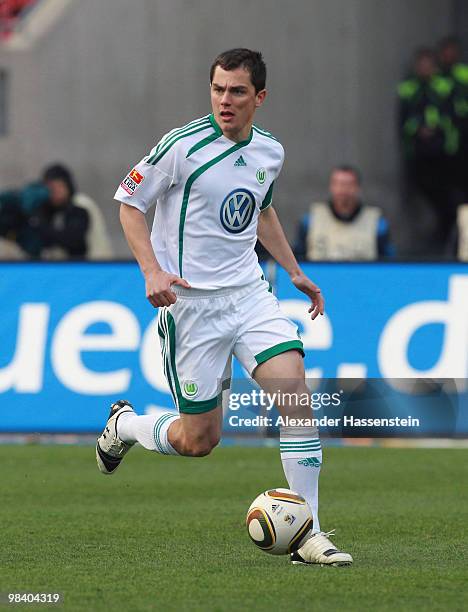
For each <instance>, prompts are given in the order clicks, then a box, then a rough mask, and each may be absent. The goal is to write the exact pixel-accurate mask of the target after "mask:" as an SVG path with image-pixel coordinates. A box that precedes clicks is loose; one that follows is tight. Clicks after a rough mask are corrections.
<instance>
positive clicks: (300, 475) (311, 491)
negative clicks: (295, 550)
mask: <svg viewBox="0 0 468 612" xmlns="http://www.w3.org/2000/svg"><path fill="white" fill-rule="evenodd" d="M299 430H300V431H299ZM280 452H281V462H282V464H283V470H284V474H285V476H286V479H287V481H288V484H289V488H290V489H291V490H292V491H295V492H296V493H299V495H302V497H303V498H304V499H305V500H306V502H307V503H308V505H309V508H310V511H311V512H312V518H313V521H314V523H313V531H314V532H316V531H320V523H319V518H318V481H319V475H320V467H321V465H322V447H321V444H320V438H319V437H318V431H317V429H316V428H315V427H300V428H299V427H281V428H280Z"/></svg>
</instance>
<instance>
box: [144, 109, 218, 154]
mask: <svg viewBox="0 0 468 612" xmlns="http://www.w3.org/2000/svg"><path fill="white" fill-rule="evenodd" d="M207 120H209V115H205V117H200V119H194V121H191V122H190V123H186V124H185V125H183V126H182V127H178V128H174V129H173V130H171V131H170V132H168V133H167V134H165V135H164V136H163V137H162V138H161V140H160V141H159V142H158V144H157V145H156V149H155V153H157V152H159V151H160V150H161V149H162V148H163V147H164V145H166V144H167V143H168V141H169V140H170V139H171V138H173V137H174V136H176V135H177V134H180V133H181V132H186V131H187V130H191V129H193V128H196V127H199V126H200V125H202V124H203V123H206V121H207Z"/></svg>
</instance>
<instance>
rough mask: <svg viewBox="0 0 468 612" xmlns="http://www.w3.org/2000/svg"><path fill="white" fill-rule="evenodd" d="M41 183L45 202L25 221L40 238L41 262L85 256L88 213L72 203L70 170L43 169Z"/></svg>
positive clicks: (57, 165) (62, 168) (58, 167)
mask: <svg viewBox="0 0 468 612" xmlns="http://www.w3.org/2000/svg"><path fill="white" fill-rule="evenodd" d="M42 181H43V183H44V185H45V186H46V187H47V189H48V191H49V198H48V201H47V202H46V203H45V204H44V205H43V206H42V207H41V208H40V209H39V210H38V211H37V213H36V214H35V215H33V216H31V217H30V218H29V225H30V227H32V228H33V229H37V232H38V234H39V237H40V244H41V250H40V255H41V257H42V258H43V259H67V258H68V257H84V256H85V255H86V251H87V246H86V234H87V232H88V229H89V226H90V218H89V213H88V212H87V211H86V210H85V209H84V208H80V207H79V206H75V204H74V203H73V197H74V195H75V184H74V181H73V178H72V176H71V173H70V171H69V170H68V169H67V168H65V167H64V166H61V165H59V164H56V165H53V166H49V167H48V168H46V169H45V171H44V174H43V176H42Z"/></svg>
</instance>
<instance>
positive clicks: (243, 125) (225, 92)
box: [211, 66, 266, 142]
mask: <svg viewBox="0 0 468 612" xmlns="http://www.w3.org/2000/svg"><path fill="white" fill-rule="evenodd" d="M265 96H266V90H265V89H263V90H262V91H259V92H258V93H255V87H254V86H253V84H252V81H251V79H250V72H249V71H248V70H246V69H245V68H242V67H240V68H236V69H235V70H224V69H223V68H221V66H216V68H215V71H214V74H213V82H212V83H211V106H212V109H213V115H214V118H215V119H216V122H217V124H218V125H219V127H220V128H221V129H222V131H223V134H224V135H225V136H226V137H227V138H229V139H231V140H234V141H236V142H239V141H241V140H245V139H246V138H248V136H249V134H250V129H251V127H252V122H253V117H254V114H255V111H256V109H257V108H258V107H259V106H261V105H262V104H263V101H264V99H265Z"/></svg>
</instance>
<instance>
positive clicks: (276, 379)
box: [96, 49, 352, 565]
mask: <svg viewBox="0 0 468 612" xmlns="http://www.w3.org/2000/svg"><path fill="white" fill-rule="evenodd" d="M265 80H266V67H265V63H264V62H263V59H262V56H261V54H260V53H258V52H256V51H250V50H248V49H232V50H230V51H226V52H224V53H221V55H219V56H218V57H217V58H216V59H215V61H214V63H213V65H212V66H211V71H210V92H211V106H212V113H211V114H210V115H207V116H205V117H201V118H200V119H196V120H195V121H192V122H191V123H188V124H187V125H185V126H183V127H181V128H178V129H174V130H172V131H171V132H169V133H168V134H166V135H165V136H164V137H163V138H162V139H161V140H160V142H159V143H158V144H157V145H156V146H155V147H154V149H152V151H151V152H150V153H149V154H148V155H146V157H144V158H143V160H142V161H141V162H139V163H138V164H137V165H136V166H135V168H134V169H133V170H132V171H131V172H130V173H129V174H128V175H127V176H126V177H125V178H124V180H123V181H122V183H121V184H120V187H119V188H118V189H117V192H116V194H115V199H116V200H118V201H119V202H121V207H120V219H121V223H122V226H123V229H124V232H125V236H126V238H127V241H128V243H129V245H130V248H131V250H132V252H133V254H134V256H135V258H136V260H137V261H138V264H139V266H140V269H141V272H142V274H143V276H144V278H145V283H146V297H147V298H148V300H149V301H150V302H151V304H152V305H153V306H155V307H157V308H159V315H158V331H159V336H160V341H161V350H162V355H163V363H164V371H165V375H166V378H167V381H168V384H169V386H170V389H171V392H172V395H173V398H174V402H175V404H176V406H177V408H178V412H179V414H178V415H174V413H172V412H167V413H165V412H161V413H159V414H158V413H157V414H151V415H144V416H138V415H136V413H135V412H134V410H133V407H132V405H131V404H130V403H129V402H127V401H125V400H119V401H117V402H115V403H114V404H113V405H112V407H111V412H110V415H109V419H108V421H107V424H106V427H105V429H104V432H103V433H102V435H101V436H100V437H99V438H98V441H97V446H96V458H97V462H98V467H99V469H100V470H101V472H102V473H104V474H112V473H113V472H114V471H115V470H116V468H117V467H118V466H119V464H120V462H121V461H122V458H123V457H124V455H125V454H126V453H127V451H128V450H129V449H130V448H131V447H132V445H133V444H134V443H135V442H139V443H140V444H141V445H142V446H144V447H145V448H146V449H148V450H151V451H155V452H157V453H161V454H163V455H164V454H165V455H186V456H193V457H199V456H204V455H208V454H209V453H210V452H211V450H212V449H213V448H214V447H215V446H216V445H217V444H218V442H219V439H220V435H221V426H222V405H221V391H222V388H223V386H225V385H228V384H229V380H230V368H231V359H232V355H235V356H236V357H237V359H238V360H239V361H240V362H241V364H242V365H243V366H244V368H246V370H247V371H248V372H249V373H250V375H251V376H252V377H253V378H254V379H255V381H257V383H258V384H259V385H260V386H261V387H262V388H263V389H264V391H265V392H266V393H273V392H278V391H279V392H280V394H286V396H287V397H289V398H291V397H294V395H287V394H297V395H296V396H295V397H301V396H302V397H304V395H302V394H304V393H308V389H307V386H306V384H305V380H304V376H305V375H304V366H303V356H304V351H303V346H302V342H301V340H300V338H299V336H298V333H297V327H296V325H295V324H294V323H292V321H290V320H289V319H288V318H287V317H286V316H285V315H284V314H283V313H282V312H281V310H280V308H279V303H278V300H277V299H276V298H275V297H274V296H273V295H272V293H270V292H269V285H268V282H266V281H265V280H264V278H263V275H262V270H261V268H260V266H259V264H258V260H257V257H256V255H255V251H254V247H255V243H256V240H257V237H258V239H259V240H260V242H261V243H262V244H263V246H264V247H265V248H266V249H267V250H268V251H269V252H270V253H271V255H272V257H274V258H275V260H276V261H277V262H278V263H279V264H280V265H281V266H283V268H284V269H285V270H287V272H288V273H289V275H290V278H291V281H292V283H293V284H294V286H295V287H296V288H297V289H299V290H300V291H302V292H303V293H305V294H306V295H307V296H308V297H309V298H310V300H311V306H310V308H309V313H311V317H312V319H315V318H316V317H317V316H318V315H319V314H323V311H324V301H323V297H322V295H321V293H320V289H319V288H318V287H317V286H316V285H315V284H314V283H313V282H312V281H310V280H309V279H308V278H307V277H306V276H305V275H304V274H303V272H302V271H301V269H300V267H299V265H298V263H297V261H296V259H295V258H294V255H293V253H292V251H291V248H290V247H289V244H288V242H287V240H286V237H285V235H284V232H283V230H282V227H281V225H280V222H279V220H278V217H277V215H276V212H275V210H274V208H273V207H272V205H271V204H272V197H273V187H274V182H275V180H276V178H277V177H278V175H279V173H280V170H281V167H282V164H283V158H284V151H283V147H282V146H281V144H280V143H279V142H278V141H277V140H276V138H274V137H273V136H272V135H271V134H270V133H268V132H266V131H265V130H263V129H261V128H259V127H258V126H256V125H254V124H253V118H254V114H255V111H256V110H257V108H259V107H260V106H262V104H263V102H264V100H265V97H266V94H267V92H266V90H265ZM153 204H157V206H156V214H155V218H154V224H153V229H152V232H151V236H150V233H149V231H148V227H147V224H146V220H145V213H146V212H147V211H148V210H149V208H150V207H151V206H152V205H153ZM278 387H279V389H278ZM298 404H299V402H296V404H294V402H291V401H285V402H283V401H280V402H279V403H278V405H277V408H278V410H279V412H280V414H281V415H282V416H283V417H285V416H288V417H289V418H302V419H308V418H309V419H310V417H311V414H312V413H311V409H310V407H308V406H303V405H298ZM280 451H281V460H282V464H283V468H284V472H285V475H286V478H287V480H288V483H289V487H290V488H291V489H292V490H294V491H296V492H298V493H299V494H301V495H302V496H303V497H304V498H305V499H306V501H307V503H308V504H309V506H310V509H311V512H312V515H313V530H312V531H311V533H310V534H309V535H310V537H308V539H307V540H306V541H305V543H303V545H302V546H301V548H299V550H298V551H296V552H294V553H293V554H292V555H291V560H292V562H293V563H321V564H327V565H349V564H351V563H352V557H351V555H349V554H347V553H344V552H341V551H339V550H338V549H337V548H336V547H335V546H334V545H333V543H332V542H331V541H330V540H329V538H328V535H330V534H329V533H328V534H325V533H324V532H322V531H321V530H320V525H319V520H318V478H319V472H320V465H321V463H322V450H321V444H320V439H319V437H318V431H317V429H316V428H314V427H293V426H284V427H282V428H281V430H280Z"/></svg>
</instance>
